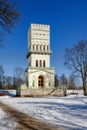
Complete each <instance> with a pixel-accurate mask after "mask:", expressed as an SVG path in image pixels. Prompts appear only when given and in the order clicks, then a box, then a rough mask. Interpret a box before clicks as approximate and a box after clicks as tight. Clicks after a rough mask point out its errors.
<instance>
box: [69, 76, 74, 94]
mask: <svg viewBox="0 0 87 130" xmlns="http://www.w3.org/2000/svg"><path fill="white" fill-rule="evenodd" d="M75 88H76V86H75V76H74V75H70V76H69V79H68V89H72V90H73V93H74V90H75Z"/></svg>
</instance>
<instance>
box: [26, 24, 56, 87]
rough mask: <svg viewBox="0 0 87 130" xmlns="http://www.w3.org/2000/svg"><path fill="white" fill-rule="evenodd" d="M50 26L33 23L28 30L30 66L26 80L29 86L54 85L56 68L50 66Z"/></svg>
mask: <svg viewBox="0 0 87 130" xmlns="http://www.w3.org/2000/svg"><path fill="white" fill-rule="evenodd" d="M50 54H51V50H50V26H49V25H42V24H31V26H30V28H29V31H28V53H27V59H28V68H27V69H26V71H25V80H26V84H27V86H28V88H52V87H54V68H51V67H50Z"/></svg>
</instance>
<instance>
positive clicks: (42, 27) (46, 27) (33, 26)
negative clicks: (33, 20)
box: [31, 24, 50, 31]
mask: <svg viewBox="0 0 87 130" xmlns="http://www.w3.org/2000/svg"><path fill="white" fill-rule="evenodd" d="M31 29H34V30H45V31H49V30H50V25H45V24H31Z"/></svg>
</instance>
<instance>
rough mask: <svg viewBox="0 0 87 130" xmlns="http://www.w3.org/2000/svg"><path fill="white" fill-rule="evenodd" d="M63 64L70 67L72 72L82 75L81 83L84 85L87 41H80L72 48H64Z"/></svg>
mask: <svg viewBox="0 0 87 130" xmlns="http://www.w3.org/2000/svg"><path fill="white" fill-rule="evenodd" d="M64 58H65V63H64V64H65V66H66V67H67V68H68V69H71V70H72V71H73V73H76V74H77V75H78V74H79V75H78V76H81V77H82V80H83V85H84V87H85V83H84V82H86V81H85V79H86V75H85V72H86V65H87V41H85V40H83V41H80V42H79V43H78V44H77V45H75V46H74V47H73V48H67V49H66V50H65V56H64Z"/></svg>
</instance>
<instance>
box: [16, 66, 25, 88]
mask: <svg viewBox="0 0 87 130" xmlns="http://www.w3.org/2000/svg"><path fill="white" fill-rule="evenodd" d="M23 74H24V71H23V69H22V68H21V67H16V68H15V69H14V83H15V85H16V87H20V85H21V84H22V83H23Z"/></svg>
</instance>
